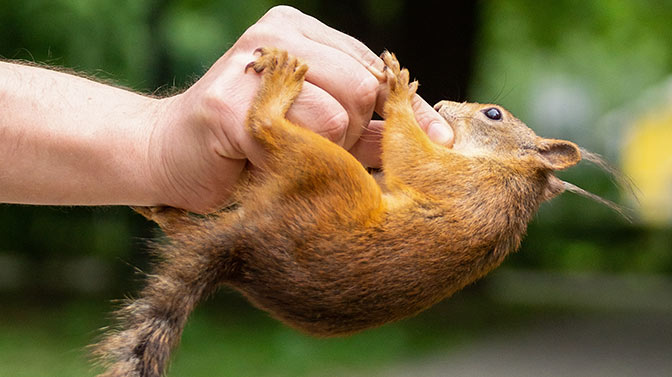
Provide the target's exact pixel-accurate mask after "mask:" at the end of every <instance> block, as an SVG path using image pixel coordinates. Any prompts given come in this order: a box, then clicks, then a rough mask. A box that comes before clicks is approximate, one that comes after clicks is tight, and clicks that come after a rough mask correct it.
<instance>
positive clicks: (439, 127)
mask: <svg viewBox="0 0 672 377" xmlns="http://www.w3.org/2000/svg"><path fill="white" fill-rule="evenodd" d="M412 102H413V112H414V113H415V120H417V121H418V124H419V125H420V128H422V130H423V131H425V133H426V134H427V136H429V139H430V140H432V141H433V142H434V143H436V144H439V145H443V146H446V147H452V146H453V142H454V141H455V135H454V134H453V129H452V128H451V127H450V126H449V125H448V122H446V120H445V119H443V117H442V116H441V115H440V114H439V113H438V112H437V111H436V110H434V108H433V107H432V106H430V105H429V104H428V103H427V102H425V100H424V99H422V97H420V96H419V95H417V94H416V95H415V96H414V97H413V101H412Z"/></svg>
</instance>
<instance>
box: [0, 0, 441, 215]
mask: <svg viewBox="0 0 672 377" xmlns="http://www.w3.org/2000/svg"><path fill="white" fill-rule="evenodd" d="M279 30H281V32H279ZM261 46H274V47H277V48H282V49H285V50H288V51H289V52H290V53H292V54H294V55H296V56H299V57H300V58H301V59H302V60H303V61H305V62H306V63H307V64H308V65H309V66H310V67H311V68H310V70H309V71H308V74H307V76H306V82H305V84H304V87H303V91H302V92H301V94H300V95H299V97H298V98H297V100H296V102H295V103H294V105H293V106H292V108H291V110H290V111H289V113H288V118H289V119H290V120H291V121H293V122H295V123H297V124H299V125H305V126H310V128H311V129H312V130H313V131H315V132H317V133H318V134H320V135H323V136H325V137H326V138H328V139H330V140H331V141H333V142H335V143H337V144H339V145H341V146H343V147H344V148H345V149H347V150H348V151H350V152H351V153H352V154H353V155H354V156H355V157H357V158H358V159H359V160H360V161H361V162H362V164H364V165H365V166H374V167H375V166H379V165H380V129H381V127H382V121H377V120H372V115H373V113H374V111H376V112H382V111H381V110H382V104H383V103H384V98H385V95H386V93H385V92H384V90H383V87H384V86H383V85H381V82H380V80H379V78H381V77H383V75H382V72H381V71H382V68H383V63H382V61H381V60H380V59H379V58H378V56H377V55H376V54H374V53H373V52H372V51H370V50H369V49H368V48H367V47H366V46H365V45H363V44H362V43H361V42H359V41H357V40H356V39H354V38H352V37H349V36H347V35H345V34H343V33H340V32H338V31H336V30H334V29H331V28H329V27H327V26H326V25H324V24H322V23H321V22H319V21H318V20H316V19H315V18H313V17H310V16H307V15H305V14H303V13H301V12H299V11H298V10H296V9H293V8H290V7H286V6H280V7H275V8H272V9H271V10H269V11H268V12H267V13H266V15H264V16H263V17H262V18H261V19H260V20H259V21H258V22H257V23H255V24H254V25H252V26H251V27H250V28H249V29H248V30H247V31H246V32H245V33H244V34H243V35H242V36H241V37H240V39H238V41H237V42H236V43H235V44H234V45H233V46H232V47H231V49H229V50H228V51H227V52H226V53H225V54H224V55H223V56H222V57H221V58H220V59H219V60H217V62H215V63H214V65H213V66H212V67H211V68H210V69H209V70H208V71H207V72H206V73H205V75H203V77H202V78H201V79H199V80H198V81H197V82H196V83H195V84H194V85H192V86H191V87H189V88H188V89H187V90H185V91H184V92H182V93H180V94H178V95H175V96H171V97H167V98H153V97H149V96H145V95H141V94H138V93H134V92H132V91H128V90H125V89H121V88H117V87H114V86H109V85H105V84H101V83H98V82H95V81H91V80H88V79H86V78H82V77H78V76H75V75H70V74H66V73H62V72H57V71H55V70H50V69H44V68H39V67H35V66H27V65H20V64H13V63H9V62H0V108H2V109H3V111H2V112H0V167H1V171H0V187H2V190H0V202H4V203H24V204H48V205H138V206H156V205H168V206H172V207H178V208H183V209H187V210H189V211H193V212H198V213H207V212H210V211H212V210H215V209H216V208H218V207H220V206H221V205H222V204H225V203H226V201H227V199H228V198H229V197H230V195H231V193H232V190H233V189H234V187H235V185H236V182H237V181H238V179H239V177H240V175H241V173H242V172H243V170H244V169H245V168H246V166H247V165H248V162H249V163H251V165H253V166H263V165H264V152H263V149H262V148H261V147H260V146H259V145H258V144H257V142H255V141H254V140H253V139H252V138H251V137H250V136H249V135H248V134H247V133H246V132H245V127H244V122H245V118H246V115H247V110H248V108H249V105H250V103H251V102H252V99H253V98H254V94H255V92H256V90H257V87H258V85H259V76H258V75H256V74H251V73H249V72H246V71H245V66H246V65H247V64H248V63H249V62H251V61H253V60H254V59H255V56H254V51H255V50H256V49H257V48H258V47H261ZM414 110H415V111H416V118H417V120H418V122H419V124H420V126H421V128H423V130H424V131H425V132H427V133H428V135H429V136H430V138H431V139H432V140H433V141H434V142H436V143H439V144H443V145H448V146H450V145H451V143H452V140H453V135H452V131H451V129H450V127H449V126H448V125H447V124H446V123H445V121H444V120H443V119H442V118H441V117H440V116H439V114H438V113H436V112H435V111H434V110H433V109H432V107H431V106H430V105H428V104H427V103H426V102H425V101H424V100H422V99H421V98H420V97H418V96H416V97H415V99H414Z"/></svg>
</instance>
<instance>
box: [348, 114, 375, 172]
mask: <svg viewBox="0 0 672 377" xmlns="http://www.w3.org/2000/svg"><path fill="white" fill-rule="evenodd" d="M382 139H383V121H382V120H372V121H371V122H370V123H369V126H368V127H366V128H365V129H364V132H362V136H361V137H360V138H359V140H357V142H356V143H355V145H353V146H352V148H350V150H349V152H350V153H351V154H352V155H353V156H355V158H356V159H357V160H359V162H361V163H362V165H364V166H365V167H370V168H379V167H381V166H382V165H383V163H382V160H381V152H382V150H383V149H382V145H381V142H382Z"/></svg>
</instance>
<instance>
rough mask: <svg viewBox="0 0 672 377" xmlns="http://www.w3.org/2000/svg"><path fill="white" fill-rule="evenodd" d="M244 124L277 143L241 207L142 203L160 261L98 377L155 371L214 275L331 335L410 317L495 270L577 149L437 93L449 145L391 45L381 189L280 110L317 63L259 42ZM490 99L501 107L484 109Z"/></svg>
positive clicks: (287, 318)
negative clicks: (423, 122)
mask: <svg viewBox="0 0 672 377" xmlns="http://www.w3.org/2000/svg"><path fill="white" fill-rule="evenodd" d="M260 52H261V56H260V57H259V59H257V60H256V61H255V62H253V63H251V64H250V65H249V66H248V68H252V69H254V70H255V71H256V72H261V74H262V83H261V87H260V89H259V92H258V94H257V97H256V99H255V100H254V103H253V105H252V107H251V109H250V112H249V116H248V123H247V128H248V131H249V132H250V134H251V135H252V136H253V137H254V138H255V139H256V140H257V141H259V142H260V143H261V144H262V145H263V146H264V147H265V148H266V150H267V151H268V165H267V166H266V167H265V169H264V172H263V174H262V175H261V176H259V177H256V179H253V180H252V182H251V183H250V184H249V185H248V186H247V187H245V188H244V189H242V190H241V191H240V193H239V195H238V198H237V199H238V203H239V204H238V206H237V207H234V208H232V209H231V208H230V209H228V210H226V211H221V212H219V213H217V214H215V215H212V216H208V217H205V218H203V217H190V216H188V215H187V214H184V213H182V212H179V211H177V212H176V211H174V210H173V211H157V210H147V209H144V210H141V211H142V212H143V214H144V215H145V216H147V217H149V218H151V219H153V220H155V221H157V222H158V223H159V224H160V225H161V226H162V227H163V228H164V230H165V231H166V233H167V234H168V236H169V242H168V243H167V244H165V245H162V246H159V247H158V249H157V254H158V255H159V256H160V257H161V258H162V261H161V262H160V263H159V264H158V265H157V266H156V268H155V275H150V276H149V279H148V283H147V287H146V288H145V289H144V290H143V291H142V292H141V294H140V297H139V298H138V299H137V300H134V301H131V302H129V304H128V306H126V307H125V308H124V309H122V311H121V312H120V319H121V321H120V325H119V328H118V329H117V330H115V331H114V332H111V333H110V334H109V335H108V336H107V337H106V338H105V339H103V341H102V342H101V343H100V344H99V345H98V346H97V348H96V350H97V354H98V355H99V356H101V357H102V359H103V361H104V362H106V363H108V365H109V368H108V370H107V372H106V373H105V374H103V376H107V377H121V376H135V377H158V376H161V375H162V374H163V373H164V370H165V365H166V363H167V360H168V358H169V354H170V351H171V349H172V348H173V347H175V346H176V344H177V343H178V341H179V338H180V335H181V331H182V328H183V326H184V323H185V322H186V320H187V317H188V315H189V313H190V312H191V310H192V309H193V307H194V306H195V305H196V303H197V302H198V301H200V300H202V299H203V298H204V297H206V296H207V295H208V294H210V293H211V292H213V291H214V290H215V289H217V287H219V286H220V285H228V286H231V287H233V288H235V289H237V290H238V291H240V292H241V293H242V294H243V295H245V296H246V297H247V298H248V299H249V300H250V301H251V302H252V303H254V304H255V305H256V306H258V307H260V308H262V309H264V310H267V311H268V312H269V313H271V315H273V316H274V317H276V318H278V319H279V320H281V321H283V322H284V323H286V324H288V325H290V326H292V327H294V328H297V329H299V330H301V331H304V332H307V333H310V334H314V335H318V336H334V335H345V334H351V333H355V332H358V331H361V330H364V329H367V328H371V327H374V326H379V325H382V324H384V323H387V322H391V321H397V320H399V319H402V318H405V317H408V316H412V315H414V314H416V313H418V312H420V311H422V310H424V309H426V308H428V307H430V306H431V305H433V304H435V303H437V302H438V301H440V300H442V299H444V298H446V297H448V296H450V295H451V294H453V293H454V292H456V291H458V290H459V289H461V288H462V287H464V286H465V285H467V284H469V283H471V282H473V281H474V280H476V279H478V278H480V277H482V276H483V275H485V274H486V273H488V272H489V271H490V270H492V269H493V268H495V267H496V266H498V265H499V264H500V263H501V262H502V261H503V259H504V257H505V256H506V255H507V254H508V253H510V252H512V251H514V250H515V249H516V248H517V247H518V246H519V244H520V241H521V238H522V236H523V234H524V233H525V230H526V227H527V222H528V221H529V220H530V219H531V218H532V216H533V214H534V213H535V212H536V210H537V208H538V206H539V204H540V203H541V202H542V201H543V200H548V199H550V198H552V197H553V196H555V195H557V194H559V193H560V192H562V189H561V188H559V187H560V186H558V185H557V182H556V181H557V179H556V178H555V177H554V176H553V175H552V172H553V170H554V169H560V168H566V167H569V166H571V165H574V164H576V163H577V162H578V161H579V160H580V159H581V155H580V152H579V150H578V148H577V147H576V146H575V145H574V144H572V143H570V142H564V141H556V140H547V139H542V138H540V137H538V136H536V135H535V134H534V133H533V132H532V131H531V130H529V129H528V128H527V127H526V126H525V125H524V124H523V123H522V122H520V121H519V120H518V119H516V118H515V117H513V116H512V115H511V114H509V113H508V112H506V111H505V110H504V109H501V108H499V107H496V106H495V105H479V104H467V103H465V104H457V103H453V102H446V101H444V102H441V103H439V104H438V105H437V109H438V111H439V112H440V113H441V114H442V115H443V116H444V117H445V118H446V119H447V121H448V122H449V123H450V125H451V126H452V127H453V129H454V131H455V134H456V140H455V146H454V149H447V148H443V147H441V146H438V145H435V144H433V143H431V142H430V141H429V139H428V138H427V136H426V135H425V134H424V133H423V132H422V131H421V130H420V128H419V126H418V124H417V123H416V121H415V118H414V114H413V111H412V108H411V98H412V96H413V95H414V94H415V90H416V88H417V83H410V84H409V80H408V77H409V74H408V71H407V70H405V69H400V67H399V63H398V62H397V61H396V58H395V57H394V56H393V55H391V54H389V53H385V54H383V56H382V57H383V60H384V62H385V64H386V66H387V68H386V71H385V74H386V77H387V85H388V87H389V94H388V98H387V101H386V103H385V108H384V117H385V130H384V134H383V146H382V148H383V155H382V160H383V173H384V177H381V178H379V180H380V181H382V182H384V184H382V185H379V184H378V183H377V181H376V179H374V178H373V177H372V176H371V175H370V174H368V173H367V171H366V170H365V169H364V168H363V167H362V166H361V165H360V164H359V163H358V162H357V161H356V160H355V159H354V158H353V157H352V156H351V155H349V154H348V153H347V152H346V151H345V150H343V149H342V148H340V147H338V146H337V145H336V144H333V143H331V142H330V141H328V140H326V139H324V138H322V137H320V136H318V135H316V134H314V133H312V132H309V131H307V130H304V129H302V128H300V127H298V126H296V125H294V124H292V123H291V122H289V121H288V120H287V119H285V113H286V112H287V110H288V109H289V107H290V106H291V104H292V102H293V101H294V99H295V98H296V96H297V95H298V93H299V92H300V90H301V85H302V82H303V77H304V75H305V73H306V70H307V67H306V66H305V65H304V64H302V63H301V62H300V61H299V60H298V59H296V58H294V57H292V56H290V55H288V54H287V53H286V52H284V51H279V50H274V49H261V50H260ZM493 107H494V108H496V109H497V111H499V112H500V113H501V115H502V117H501V119H499V120H493V119H489V118H488V117H487V116H486V115H485V110H487V109H489V108H493Z"/></svg>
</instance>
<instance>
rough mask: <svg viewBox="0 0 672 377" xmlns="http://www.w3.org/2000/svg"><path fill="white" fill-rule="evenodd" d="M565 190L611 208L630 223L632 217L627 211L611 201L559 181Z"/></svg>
mask: <svg viewBox="0 0 672 377" xmlns="http://www.w3.org/2000/svg"><path fill="white" fill-rule="evenodd" d="M561 182H562V184H563V186H564V188H565V190H567V191H570V192H573V193H574V194H577V195H581V196H583V197H586V198H588V199H592V200H594V201H596V202H598V203H600V204H602V205H605V206H607V207H609V208H611V209H612V210H613V211H615V212H617V213H618V214H619V215H621V216H623V218H625V219H626V220H627V221H628V222H630V223H632V216H630V214H629V213H628V212H629V210H628V209H626V208H625V207H623V206H621V205H618V204H616V203H614V202H612V201H611V200H607V199H604V198H602V197H601V196H598V195H595V194H593V193H592V192H589V191H586V190H584V189H582V188H581V187H579V186H576V185H574V184H571V183H569V182H565V181H561Z"/></svg>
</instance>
